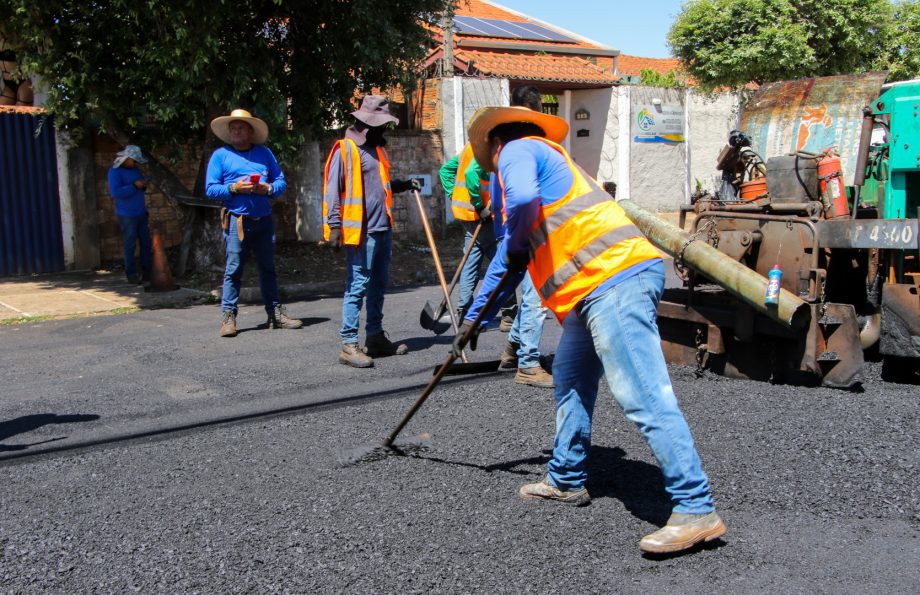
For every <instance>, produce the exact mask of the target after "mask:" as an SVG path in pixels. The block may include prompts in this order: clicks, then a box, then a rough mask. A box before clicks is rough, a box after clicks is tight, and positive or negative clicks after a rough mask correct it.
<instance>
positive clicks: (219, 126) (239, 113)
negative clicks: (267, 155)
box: [211, 109, 268, 145]
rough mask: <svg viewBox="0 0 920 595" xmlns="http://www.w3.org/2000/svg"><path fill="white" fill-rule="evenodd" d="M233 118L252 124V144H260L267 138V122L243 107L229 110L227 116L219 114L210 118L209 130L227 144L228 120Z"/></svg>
mask: <svg viewBox="0 0 920 595" xmlns="http://www.w3.org/2000/svg"><path fill="white" fill-rule="evenodd" d="M234 120H240V121H242V122H246V123H247V124H249V125H250V126H252V130H253V134H252V142H253V143H254V144H256V145H262V144H265V141H267V140H268V124H266V123H265V122H264V121H262V120H260V119H259V118H256V117H254V116H253V115H252V114H250V113H249V112H247V111H246V110H244V109H235V110H233V111H232V112H230V115H229V116H220V117H217V118H214V119H213V120H211V132H213V133H214V135H215V136H216V137H217V138H219V139H220V140H222V141H224V142H225V143H227V144H228V145H229V144H230V122H233V121H234Z"/></svg>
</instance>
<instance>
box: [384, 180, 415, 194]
mask: <svg viewBox="0 0 920 595" xmlns="http://www.w3.org/2000/svg"><path fill="white" fill-rule="evenodd" d="M421 189H422V183H421V182H420V181H419V180H418V179H416V178H412V179H411V180H393V181H392V182H390V190H392V191H393V192H405V191H407V190H421Z"/></svg>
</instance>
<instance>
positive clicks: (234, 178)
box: [205, 145, 287, 217]
mask: <svg viewBox="0 0 920 595" xmlns="http://www.w3.org/2000/svg"><path fill="white" fill-rule="evenodd" d="M253 174H259V175H260V176H261V179H260V180H259V181H260V182H266V183H268V184H271V186H272V191H271V193H270V194H268V195H265V196H263V195H261V194H231V193H230V185H231V184H233V183H235V182H239V181H240V180H241V179H242V178H247V179H248V178H249V176H251V175H253ZM205 182H206V190H205V191H206V193H207V195H208V197H209V198H217V199H220V200H222V201H224V206H225V207H226V208H227V210H228V211H230V212H231V213H233V214H235V215H243V216H245V217H264V216H266V215H271V212H272V207H271V203H270V202H269V201H270V200H271V199H275V198H278V197H279V196H281V193H283V192H284V191H285V189H286V188H287V182H286V181H285V179H284V172H282V171H281V166H279V165H278V160H277V159H275V155H274V154H273V153H272V152H271V149H269V148H268V147H266V146H265V145H253V146H252V148H251V149H249V150H248V151H237V150H236V149H234V148H233V147H231V146H229V145H226V146H223V147H221V148H219V149H217V150H216V151H214V154H213V155H211V160H210V161H208V172H207V176H206V178H205Z"/></svg>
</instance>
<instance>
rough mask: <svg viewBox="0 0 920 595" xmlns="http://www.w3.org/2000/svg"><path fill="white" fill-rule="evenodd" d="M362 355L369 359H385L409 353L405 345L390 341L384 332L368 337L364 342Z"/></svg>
mask: <svg viewBox="0 0 920 595" xmlns="http://www.w3.org/2000/svg"><path fill="white" fill-rule="evenodd" d="M364 353H366V354H368V355H369V356H371V357H386V356H388V355H406V354H407V353H409V346H408V345H406V344H405V343H400V344H399V345H397V344H396V343H393V342H392V341H390V338H389V337H387V334H386V333H385V332H384V331H380V332H379V333H376V334H373V335H368V336H367V338H366V339H365V340H364Z"/></svg>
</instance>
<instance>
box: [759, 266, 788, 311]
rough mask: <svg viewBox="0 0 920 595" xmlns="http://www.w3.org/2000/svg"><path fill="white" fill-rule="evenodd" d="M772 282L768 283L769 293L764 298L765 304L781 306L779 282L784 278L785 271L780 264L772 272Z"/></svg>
mask: <svg viewBox="0 0 920 595" xmlns="http://www.w3.org/2000/svg"><path fill="white" fill-rule="evenodd" d="M769 277H770V282H769V283H767V293H766V295H764V296H763V303H764V304H766V305H768V306H775V305H777V304H779V282H780V279H782V278H783V271H782V269H780V268H779V265H778V264H775V265H773V268H772V269H771V270H770V275H769Z"/></svg>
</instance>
